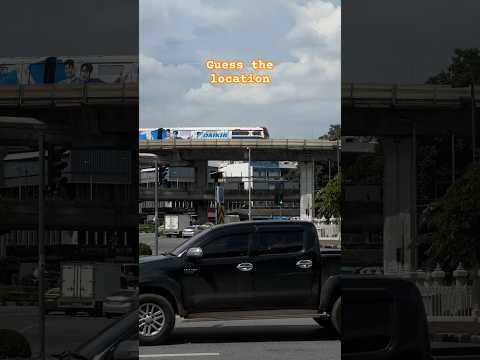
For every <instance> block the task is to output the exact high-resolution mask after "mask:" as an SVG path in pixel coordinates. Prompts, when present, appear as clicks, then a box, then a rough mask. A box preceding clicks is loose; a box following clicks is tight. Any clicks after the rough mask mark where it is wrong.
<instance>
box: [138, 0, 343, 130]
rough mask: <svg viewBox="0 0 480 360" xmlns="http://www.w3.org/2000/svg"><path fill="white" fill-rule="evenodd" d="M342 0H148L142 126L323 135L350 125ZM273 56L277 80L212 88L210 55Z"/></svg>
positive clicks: (143, 11) (143, 12) (143, 26)
mask: <svg viewBox="0 0 480 360" xmlns="http://www.w3.org/2000/svg"><path fill="white" fill-rule="evenodd" d="M340 47H341V45H340V7H339V1H333V2H330V1H300V0H299V1H294V0H263V1H253V0H242V1H239V0H162V1H158V0H140V126H141V127H167V126H240V125H243V126H248V125H251V126H267V127H268V128H269V130H270V133H271V136H272V137H275V138H316V137H318V136H319V135H321V134H322V133H324V132H325V131H326V130H327V129H328V125H329V124H332V123H339V122H340ZM210 58H215V59H220V60H223V59H225V60H227V59H228V60H230V59H235V60H236V59H238V60H243V61H245V62H246V63H248V62H249V61H250V60H251V59H253V58H263V59H268V60H271V61H273V62H274V63H275V65H276V67H275V69H274V71H273V72H272V73H271V75H272V84H268V85H221V86H218V85H211V84H209V83H208V80H209V72H208V71H207V69H205V68H204V66H203V63H204V61H205V60H206V59H210Z"/></svg>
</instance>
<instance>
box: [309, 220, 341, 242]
mask: <svg viewBox="0 0 480 360" xmlns="http://www.w3.org/2000/svg"><path fill="white" fill-rule="evenodd" d="M314 224H315V227H316V228H317V233H318V239H319V240H320V245H321V246H322V247H329V248H338V249H339V248H341V246H342V231H341V228H342V227H341V221H340V219H335V218H331V219H330V220H327V219H325V218H322V219H319V220H317V221H314Z"/></svg>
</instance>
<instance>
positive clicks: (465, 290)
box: [387, 263, 480, 322]
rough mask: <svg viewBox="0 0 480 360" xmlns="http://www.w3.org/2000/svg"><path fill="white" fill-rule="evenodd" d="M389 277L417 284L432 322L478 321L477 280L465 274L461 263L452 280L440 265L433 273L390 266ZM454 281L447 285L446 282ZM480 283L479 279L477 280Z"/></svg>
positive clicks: (472, 275) (452, 275)
mask: <svg viewBox="0 0 480 360" xmlns="http://www.w3.org/2000/svg"><path fill="white" fill-rule="evenodd" d="M387 275H393V276H400V277H403V278H408V279H411V280H412V281H414V282H415V283H416V285H417V287H418V289H419V291H420V294H421V295H422V299H423V304H424V306H425V311H426V313H427V318H428V320H429V321H432V322H434V321H467V322H471V321H477V320H478V316H477V314H476V313H477V311H476V310H477V308H478V305H479V304H476V302H478V301H476V300H475V296H474V292H473V285H472V284H471V283H472V282H473V281H474V277H475V276H478V275H475V274H474V273H472V272H469V271H467V270H465V269H464V268H463V266H462V264H461V263H460V264H459V265H458V267H457V269H456V270H455V271H453V272H452V274H451V276H447V275H448V274H446V273H445V271H443V270H442V268H441V267H440V265H438V264H437V266H436V268H435V269H434V270H433V271H427V272H425V271H423V270H417V271H414V272H410V271H406V270H405V269H402V266H401V265H398V264H395V263H392V264H390V265H389V269H388V271H387ZM447 278H449V279H451V280H450V282H447V281H446V279H447ZM476 280H478V281H480V279H476Z"/></svg>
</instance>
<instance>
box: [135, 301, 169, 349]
mask: <svg viewBox="0 0 480 360" xmlns="http://www.w3.org/2000/svg"><path fill="white" fill-rule="evenodd" d="M139 301H140V307H139V313H140V315H139V340H140V343H141V344H142V345H160V344H162V343H164V342H165V341H166V340H167V338H168V336H169V335H170V333H171V332H172V330H173V327H174V326H175V311H174V310H173V306H172V304H170V302H169V301H168V300H167V299H165V298H164V297H163V296H160V295H156V294H142V295H140V296H139Z"/></svg>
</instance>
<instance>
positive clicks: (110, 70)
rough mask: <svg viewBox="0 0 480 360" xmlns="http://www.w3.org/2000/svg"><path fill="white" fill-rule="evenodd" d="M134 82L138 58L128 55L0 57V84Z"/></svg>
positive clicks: (136, 80)
mask: <svg viewBox="0 0 480 360" xmlns="http://www.w3.org/2000/svg"><path fill="white" fill-rule="evenodd" d="M128 82H135V83H136V82H138V59H136V58H135V57H131V56H130V57H128V56H117V57H115V56H87V57H43V58H0V85H33V84H46V83H50V84H74V85H82V84H86V83H97V84H102V83H105V84H115V83H128Z"/></svg>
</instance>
